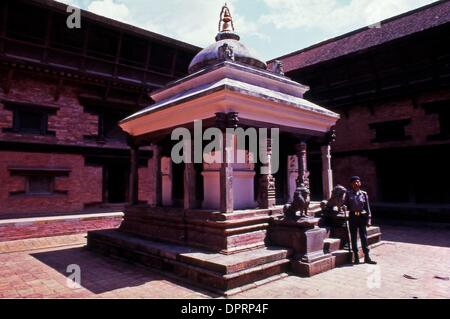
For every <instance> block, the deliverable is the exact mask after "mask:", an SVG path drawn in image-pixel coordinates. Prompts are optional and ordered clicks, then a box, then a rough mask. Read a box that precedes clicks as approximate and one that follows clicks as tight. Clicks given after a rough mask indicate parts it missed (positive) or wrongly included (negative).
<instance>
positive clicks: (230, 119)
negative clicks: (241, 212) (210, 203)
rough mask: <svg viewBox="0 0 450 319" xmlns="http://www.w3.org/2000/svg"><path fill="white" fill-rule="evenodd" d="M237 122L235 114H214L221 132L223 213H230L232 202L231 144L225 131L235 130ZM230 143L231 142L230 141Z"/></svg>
mask: <svg viewBox="0 0 450 319" xmlns="http://www.w3.org/2000/svg"><path fill="white" fill-rule="evenodd" d="M238 122H239V119H238V116H237V113H236V112H230V113H216V124H217V127H218V128H220V129H221V130H222V133H223V136H222V163H221V164H220V210H221V211H222V212H224V213H232V212H233V210H234V200H233V165H232V164H233V161H234V156H233V143H228V144H231V145H227V139H229V137H227V134H226V129H227V128H228V127H229V128H236V127H237V124H238ZM231 142H232V141H231Z"/></svg>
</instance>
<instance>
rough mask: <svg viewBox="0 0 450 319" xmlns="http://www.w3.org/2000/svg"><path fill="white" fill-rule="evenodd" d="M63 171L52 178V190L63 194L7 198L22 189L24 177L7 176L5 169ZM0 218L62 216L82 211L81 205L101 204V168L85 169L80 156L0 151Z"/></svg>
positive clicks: (20, 195)
mask: <svg viewBox="0 0 450 319" xmlns="http://www.w3.org/2000/svg"><path fill="white" fill-rule="evenodd" d="M10 167H21V168H36V167H39V168H67V169H69V170H70V174H69V176H68V177H64V176H61V177H56V178H55V189H56V190H58V191H67V194H55V195H25V194H19V195H11V194H10V193H11V192H19V191H24V190H25V183H26V177H24V176H11V174H10V171H9V169H8V168H10ZM0 180H1V181H2V186H1V188H0V216H1V215H2V214H3V215H6V214H11V213H29V214H32V213H42V212H49V213H66V212H76V211H82V210H83V205H84V203H90V202H101V200H102V193H101V185H102V184H101V183H102V169H101V167H85V166H84V158H83V156H81V155H67V154H46V153H25V152H0Z"/></svg>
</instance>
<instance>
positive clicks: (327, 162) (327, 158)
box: [321, 129, 336, 200]
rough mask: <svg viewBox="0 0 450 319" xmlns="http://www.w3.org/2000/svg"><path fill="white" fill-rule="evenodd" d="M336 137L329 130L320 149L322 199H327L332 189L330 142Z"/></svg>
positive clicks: (332, 131)
mask: <svg viewBox="0 0 450 319" xmlns="http://www.w3.org/2000/svg"><path fill="white" fill-rule="evenodd" d="M335 139H336V131H335V130H334V129H332V130H330V131H329V132H328V134H327V137H326V143H327V144H325V145H324V146H322V147H321V151H322V185H323V196H324V199H326V200H328V199H329V198H330V197H331V192H332V191H333V171H332V169H331V143H333V142H334V141H335Z"/></svg>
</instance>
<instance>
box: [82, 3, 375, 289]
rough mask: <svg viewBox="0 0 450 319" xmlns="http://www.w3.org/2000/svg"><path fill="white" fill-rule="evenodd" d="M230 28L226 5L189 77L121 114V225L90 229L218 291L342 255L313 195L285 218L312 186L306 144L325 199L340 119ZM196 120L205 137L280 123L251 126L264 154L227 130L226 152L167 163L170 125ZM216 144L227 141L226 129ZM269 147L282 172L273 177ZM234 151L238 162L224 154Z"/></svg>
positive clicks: (96, 241)
mask: <svg viewBox="0 0 450 319" xmlns="http://www.w3.org/2000/svg"><path fill="white" fill-rule="evenodd" d="M234 31H235V30H234V25H233V19H232V17H231V13H230V10H229V8H228V7H227V6H224V7H223V9H222V13H221V17H220V27H219V33H218V34H217V36H216V42H215V43H213V44H212V45H210V46H209V47H207V48H205V49H204V50H202V51H201V52H200V53H198V54H197V56H195V58H194V59H193V60H192V62H191V64H190V67H189V73H190V74H189V75H188V76H187V77H185V78H182V79H180V80H178V81H175V82H172V83H170V84H168V85H167V86H166V87H164V88H163V89H161V90H159V91H156V92H153V93H152V94H151V98H152V99H153V100H154V101H155V104H153V105H151V106H149V107H147V108H145V109H143V110H141V111H139V112H137V113H135V114H133V115H131V116H130V117H128V118H126V119H124V120H123V121H121V122H120V126H121V128H122V129H123V130H124V131H125V132H127V133H128V136H129V138H128V142H129V146H130V149H131V158H132V163H131V174H130V190H129V194H130V203H129V205H128V206H127V208H126V211H125V217H124V221H123V223H122V225H121V226H120V228H119V229H118V230H106V231H95V232H90V233H89V234H88V248H89V249H91V250H94V251H98V252H101V253H103V254H106V255H110V256H115V257H120V258H124V259H126V260H130V261H135V262H139V263H142V264H144V265H148V266H151V267H156V268H159V269H162V270H164V271H170V272H173V273H175V274H176V275H178V276H180V277H184V278H186V279H188V280H190V281H191V282H193V283H195V284H198V285H200V286H202V287H204V288H207V289H209V290H212V291H215V292H219V293H222V294H225V295H231V294H233V293H236V292H239V291H242V290H244V289H248V288H254V287H256V286H258V285H260V284H263V283H266V282H269V281H271V280H276V279H279V278H281V277H283V276H285V275H286V273H287V272H289V271H292V272H293V273H297V274H299V275H305V276H311V275H314V274H317V273H320V272H323V271H326V270H329V269H332V268H334V267H335V266H336V264H337V263H338V264H339V263H343V262H345V261H346V258H348V252H347V251H346V250H343V248H344V247H343V243H342V244H341V240H340V239H339V238H335V239H333V238H328V237H329V234H330V229H327V228H319V226H318V225H319V221H320V219H319V218H316V217H314V213H315V212H317V211H318V210H320V208H319V203H318V202H312V203H309V199H308V200H307V205H306V198H304V200H305V205H306V206H305V207H306V212H307V216H294V218H286V217H285V216H284V210H285V207H284V206H285V204H287V203H289V202H291V201H292V200H294V203H292V205H291V206H295V201H296V199H295V198H297V197H298V198H300V197H299V196H297V197H296V196H293V194H295V192H299V189H303V190H304V191H307V193H308V194H309V187H310V185H309V184H310V176H309V171H308V168H307V151H308V147H309V146H314V147H317V149H319V150H321V151H322V159H323V174H322V184H323V198H325V199H328V198H329V197H330V194H331V191H332V188H333V184H332V172H331V165H330V161H331V156H330V143H331V142H332V140H333V138H332V137H333V126H334V125H335V124H336V122H337V121H338V119H339V115H338V114H336V113H334V112H332V111H329V110H327V109H325V108H323V107H320V106H318V105H315V104H313V103H311V102H309V101H307V100H305V99H303V95H304V93H305V92H306V91H307V90H308V87H306V86H304V85H302V84H299V83H297V82H294V81H292V80H290V79H289V78H287V77H286V76H284V74H283V68H282V65H281V64H275V65H274V66H273V67H272V68H271V70H268V67H267V65H266V63H264V62H263V61H261V60H260V59H258V58H257V57H255V56H254V55H252V54H251V53H250V51H249V50H248V49H247V48H246V47H245V46H244V45H243V44H242V43H241V42H240V37H239V35H237V34H236V33H235V32H234ZM198 121H202V133H204V132H205V131H206V130H207V129H209V128H218V129H219V130H220V131H221V132H226V131H227V129H231V128H232V129H236V128H242V129H243V130H246V129H249V128H255V129H256V130H259V129H269V131H270V129H278V130H279V131H278V132H279V139H278V140H277V139H276V138H275V137H274V136H272V135H270V134H267V136H264V135H263V134H261V133H260V132H261V131H260V130H259V131H258V132H259V133H258V142H259V144H258V150H259V152H258V154H259V155H260V157H261V154H263V156H264V157H265V158H262V159H261V158H260V157H259V158H258V156H257V154H255V152H254V151H253V152H252V150H251V149H248V148H247V147H240V146H239V143H237V142H236V136H232V138H231V141H232V142H231V143H230V145H227V147H224V148H223V150H222V152H219V153H215V152H213V153H207V152H206V154H204V155H205V156H203V158H202V161H201V162H200V163H198V162H197V161H194V157H195V156H194V152H190V153H191V154H189V155H188V156H187V157H189V158H188V159H189V161H185V163H181V164H176V163H174V161H173V160H172V158H171V151H172V149H173V147H174V144H175V141H173V140H172V139H171V135H172V132H173V131H174V130H175V129H177V128H185V129H187V130H188V131H189V132H194V131H195V129H196V123H197V122H198ZM191 136H194V134H191ZM224 136H227V135H226V134H224ZM221 142H222V145H225V144H226V141H225V137H224V140H223V141H221ZM197 144H198V143H197V142H196V141H195V140H194V138H192V140H190V141H188V143H186V147H187V148H192V150H194V149H195V148H196V147H197V146H198V145H197ZM278 144H279V145H278ZM143 147H150V148H151V150H152V152H153V157H152V160H151V165H152V168H153V169H154V175H153V179H151V180H149V181H148V183H149V185H148V187H149V188H151V189H153V190H154V194H155V196H154V202H153V203H151V205H143V204H141V203H139V201H138V193H139V189H138V179H139V174H138V160H139V150H140V148H143ZM276 148H279V163H280V170H281V173H280V176H284V177H281V178H275V176H274V174H272V164H273V157H272V155H274V156H275V153H277V154H276V155H278V152H275V149H276ZM235 154H241V155H243V157H244V158H245V159H246V160H245V162H244V163H235V162H231V163H230V162H229V161H227V160H226V159H228V158H230V157H233V155H235ZM184 155H185V154H184ZM208 156H210V157H218V158H221V159H225V160H224V161H222V162H220V163H212V164H211V163H207V162H205V158H208ZM255 158H257V161H256V163H255V162H254V161H253V160H254V159H255ZM288 164H289V165H288ZM262 172H265V173H262ZM277 176H278V175H277ZM297 195H298V194H297ZM307 197H309V196H307ZM294 213H296V212H295V211H294ZM369 234H372V243H374V242H376V241H377V240H379V229H378V228H377V227H372V231H369ZM342 256H344V257H342ZM337 257H338V258H337ZM337 260H338V261H339V262H337Z"/></svg>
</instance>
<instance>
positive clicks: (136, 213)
mask: <svg viewBox="0 0 450 319" xmlns="http://www.w3.org/2000/svg"><path fill="white" fill-rule="evenodd" d="M280 215H282V207H275V208H272V209H252V210H243V211H234V212H233V213H228V214H227V213H221V212H215V211H211V210H197V209H196V210H184V209H182V208H169V207H156V208H152V207H148V206H133V207H128V208H127V209H126V211H125V217H124V221H123V222H122V225H121V226H120V230H121V231H123V232H127V233H131V234H135V235H138V236H141V237H144V238H148V239H151V240H157V241H164V242H169V243H173V244H180V245H185V246H190V247H196V248H203V249H207V250H209V251H213V252H217V253H222V254H227V255H229V254H235V253H239V252H241V251H246V250H249V249H254V248H258V247H264V246H265V245H266V238H267V229H268V227H269V224H270V221H271V220H272V219H273V218H275V217H277V216H280Z"/></svg>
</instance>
